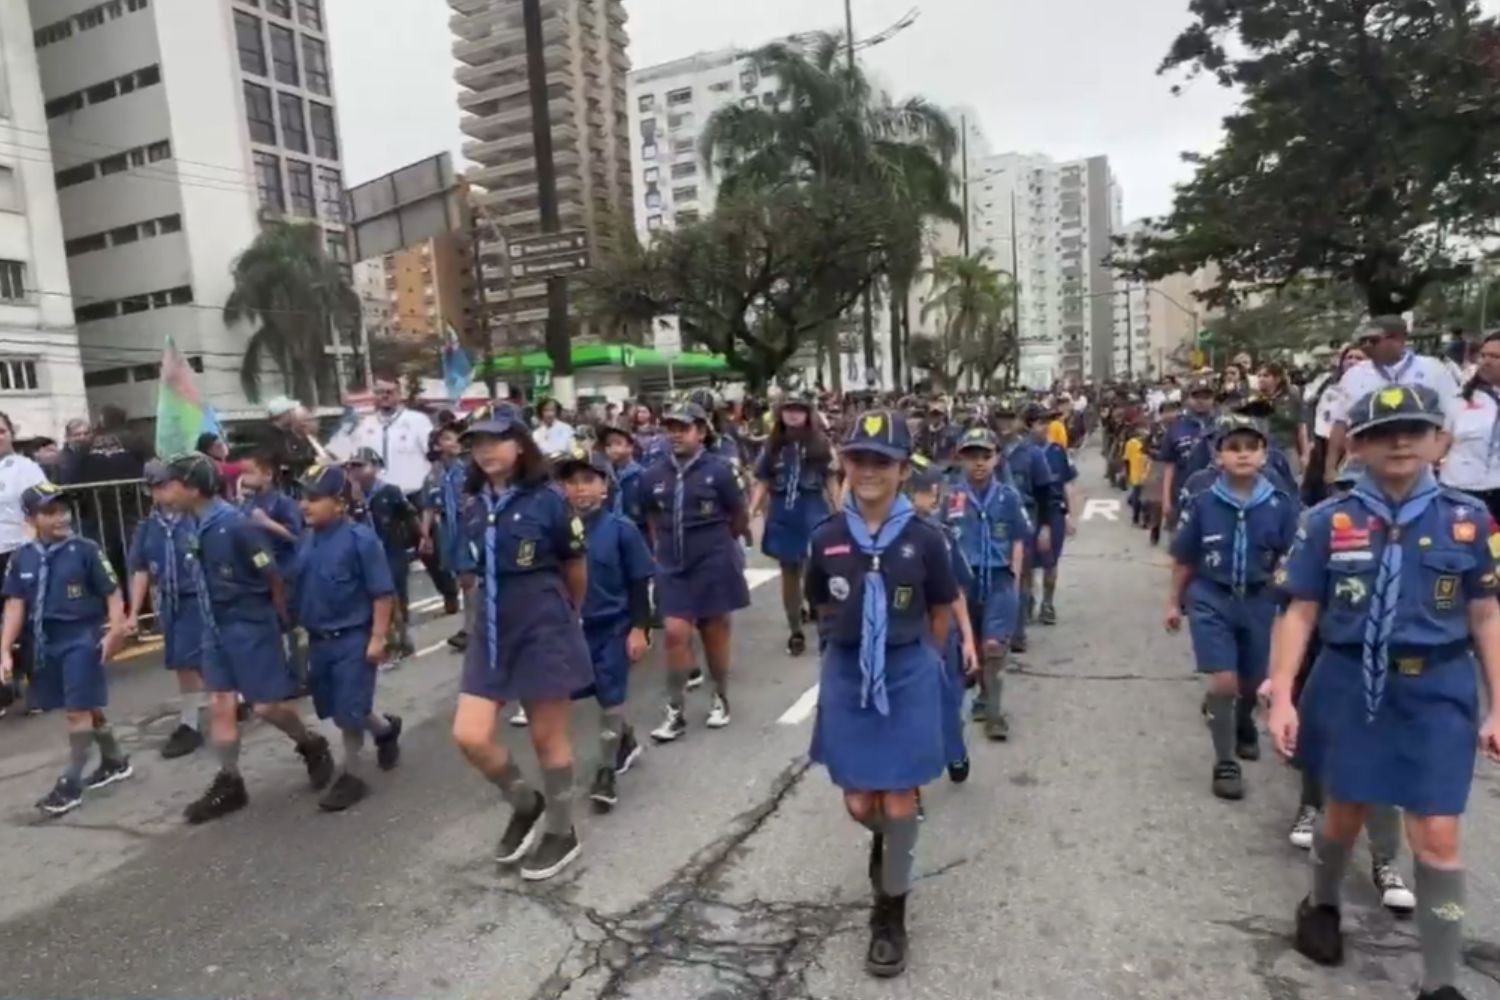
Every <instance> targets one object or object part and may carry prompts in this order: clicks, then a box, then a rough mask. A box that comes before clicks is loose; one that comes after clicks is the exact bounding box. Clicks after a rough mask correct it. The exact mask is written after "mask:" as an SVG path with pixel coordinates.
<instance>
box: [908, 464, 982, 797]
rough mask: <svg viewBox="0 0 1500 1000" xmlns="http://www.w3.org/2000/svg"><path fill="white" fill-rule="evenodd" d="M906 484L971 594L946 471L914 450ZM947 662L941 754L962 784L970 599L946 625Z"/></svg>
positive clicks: (971, 674)
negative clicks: (950, 518) (947, 508)
mask: <svg viewBox="0 0 1500 1000" xmlns="http://www.w3.org/2000/svg"><path fill="white" fill-rule="evenodd" d="M906 489H907V493H908V494H909V496H910V498H911V505H912V507H914V508H915V509H916V512H917V516H918V517H920V518H921V519H922V520H923V521H926V522H927V523H928V524H931V525H932V526H933V527H935V528H937V529H938V530H940V531H942V532H943V541H944V543H946V545H947V546H948V558H949V561H950V562H951V563H952V565H953V579H954V581H955V582H956V583H957V585H958V592H959V594H961V595H962V594H967V593H968V592H969V590H970V589H971V588H972V587H973V586H974V574H973V572H972V571H971V570H970V569H969V563H968V561H967V560H965V559H964V557H963V555H962V554H961V553H960V552H959V551H958V545H957V542H956V540H955V539H954V537H953V536H952V534H951V533H950V532H949V531H948V529H947V528H946V527H944V525H943V522H942V517H941V514H940V509H941V503H942V494H943V474H942V470H940V469H939V468H938V467H937V466H935V465H934V464H933V463H932V462H931V461H929V460H928V459H927V457H926V456H924V455H913V456H912V457H911V478H909V479H908V480H907V482H906ZM943 665H944V666H945V667H946V668H947V669H946V670H945V671H944V672H943V756H944V759H946V760H947V761H948V778H949V780H951V781H952V782H953V783H954V784H955V785H961V784H963V783H964V782H965V781H967V780H969V768H970V763H969V750H968V747H966V746H965V745H964V692H965V691H967V690H968V689H969V687H970V686H971V685H973V684H974V683H975V682H976V681H977V680H978V679H979V652H978V643H977V642H976V641H975V639H974V627H973V624H972V623H971V622H970V621H969V603H968V601H967V600H957V601H954V602H953V623H952V627H950V628H949V629H948V641H947V642H946V643H945V644H944V646H943Z"/></svg>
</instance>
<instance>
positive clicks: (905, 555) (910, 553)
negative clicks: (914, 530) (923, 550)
mask: <svg viewBox="0 0 1500 1000" xmlns="http://www.w3.org/2000/svg"><path fill="white" fill-rule="evenodd" d="M916 554H917V547H916V546H915V545H912V544H910V543H907V544H906V545H903V546H901V558H902V559H911V558H914V557H915V556H916Z"/></svg>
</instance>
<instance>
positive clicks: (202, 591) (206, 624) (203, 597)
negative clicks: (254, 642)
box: [188, 500, 234, 663]
mask: <svg viewBox="0 0 1500 1000" xmlns="http://www.w3.org/2000/svg"><path fill="white" fill-rule="evenodd" d="M232 510H234V508H233V507H231V506H229V504H228V503H226V502H224V501H223V500H215V501H214V502H213V504H212V505H211V506H210V507H209V508H208V513H207V514H205V515H204V517H203V518H202V519H201V520H191V521H189V522H188V523H189V525H191V526H192V529H193V535H192V538H193V542H192V545H193V551H192V553H191V554H190V557H189V559H188V566H190V567H191V572H192V576H193V587H194V589H195V590H197V591H198V612H199V614H200V615H202V617H203V660H204V662H205V663H207V662H208V661H209V660H211V659H215V658H216V657H217V656H218V654H219V622H218V620H217V619H216V618H214V600H213V595H212V594H210V593H209V592H208V571H207V569H206V568H205V567H204V565H203V536H204V535H205V534H206V533H207V532H208V529H209V528H211V527H213V526H214V525H215V524H216V523H218V522H219V521H220V520H221V519H223V517H224V516H225V513H226V512H227V511H232Z"/></svg>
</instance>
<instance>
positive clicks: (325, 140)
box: [309, 101, 339, 160]
mask: <svg viewBox="0 0 1500 1000" xmlns="http://www.w3.org/2000/svg"><path fill="white" fill-rule="evenodd" d="M309 111H310V114H311V116H312V134H313V152H315V153H317V154H318V156H320V157H321V158H323V159H325V160H337V159H338V158H339V133H338V126H337V125H336V124H335V123H334V118H333V109H332V108H330V107H329V106H328V105H326V104H319V103H318V102H316V101H312V102H310V103H309Z"/></svg>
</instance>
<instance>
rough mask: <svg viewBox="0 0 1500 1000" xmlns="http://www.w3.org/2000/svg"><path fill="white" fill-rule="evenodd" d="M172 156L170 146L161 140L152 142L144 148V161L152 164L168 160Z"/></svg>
mask: <svg viewBox="0 0 1500 1000" xmlns="http://www.w3.org/2000/svg"><path fill="white" fill-rule="evenodd" d="M171 156H172V144H171V143H170V142H167V141H166V140H165V139H163V140H162V141H161V142H153V143H152V144H151V145H149V146H147V147H146V159H148V160H150V161H151V162H152V163H159V162H160V161H162V160H166V159H170V158H171Z"/></svg>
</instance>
